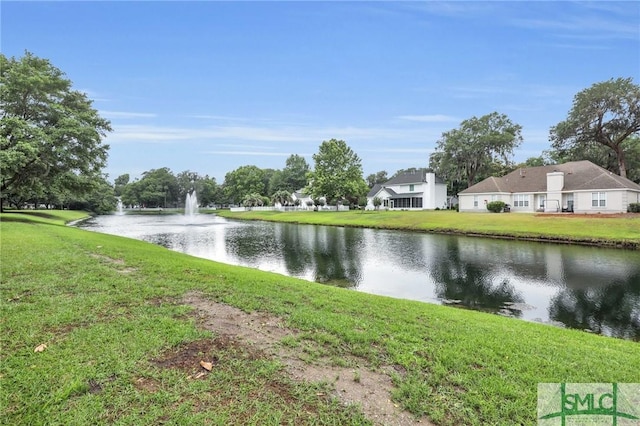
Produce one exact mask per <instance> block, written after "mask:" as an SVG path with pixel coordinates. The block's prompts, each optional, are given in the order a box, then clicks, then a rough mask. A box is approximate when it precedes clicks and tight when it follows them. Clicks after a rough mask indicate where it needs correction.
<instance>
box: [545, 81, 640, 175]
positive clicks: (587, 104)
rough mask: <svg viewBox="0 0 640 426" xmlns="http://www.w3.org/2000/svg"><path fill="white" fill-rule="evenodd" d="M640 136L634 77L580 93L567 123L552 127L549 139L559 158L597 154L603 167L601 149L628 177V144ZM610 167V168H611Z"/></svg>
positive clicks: (639, 106)
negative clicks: (612, 157) (608, 154)
mask: <svg viewBox="0 0 640 426" xmlns="http://www.w3.org/2000/svg"><path fill="white" fill-rule="evenodd" d="M638 134H640V86H638V85H636V84H634V83H633V79H631V78H618V79H615V80H614V79H611V80H608V81H603V82H600V83H596V84H594V85H592V86H591V87H589V88H587V89H584V90H582V91H581V92H579V93H578V94H577V95H576V96H575V97H574V99H573V106H572V108H571V110H570V111H569V114H568V117H567V119H566V120H564V121H561V122H560V123H558V124H556V125H555V126H553V127H552V128H551V132H550V136H549V139H550V140H551V142H552V144H551V146H552V149H554V150H556V151H557V152H558V156H559V157H563V158H577V157H583V158H582V159H586V158H588V157H589V156H592V155H594V154H595V155H596V156H598V157H600V160H601V161H600V162H597V163H596V164H599V165H600V166H602V167H605V166H604V165H603V164H602V152H601V150H600V149H599V148H600V147H606V151H605V152H607V151H608V152H610V153H612V154H613V156H614V158H615V161H616V167H615V168H616V170H611V168H610V167H606V168H608V169H609V170H611V171H614V172H616V173H618V174H619V175H620V176H622V177H626V176H627V164H626V160H625V158H626V156H625V154H626V150H627V149H632V148H631V147H629V145H626V144H625V142H626V141H628V140H629V138H630V137H632V136H633V135H636V136H637V135H638ZM607 166H608V165H607Z"/></svg>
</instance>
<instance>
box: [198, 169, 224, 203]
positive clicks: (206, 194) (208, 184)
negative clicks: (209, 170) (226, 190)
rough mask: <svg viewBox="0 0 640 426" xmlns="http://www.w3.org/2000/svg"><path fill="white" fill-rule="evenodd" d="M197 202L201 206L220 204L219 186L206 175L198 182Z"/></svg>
mask: <svg viewBox="0 0 640 426" xmlns="http://www.w3.org/2000/svg"><path fill="white" fill-rule="evenodd" d="M197 191H198V200H200V203H201V204H202V205H203V206H208V205H212V204H216V203H221V201H222V199H221V198H222V197H221V195H220V186H219V185H218V183H217V182H216V178H213V177H209V175H206V176H205V177H204V178H201V179H200V180H198V190H197Z"/></svg>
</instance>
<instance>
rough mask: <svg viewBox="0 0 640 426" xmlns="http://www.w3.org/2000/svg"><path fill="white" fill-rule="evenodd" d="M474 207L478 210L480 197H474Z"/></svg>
mask: <svg viewBox="0 0 640 426" xmlns="http://www.w3.org/2000/svg"><path fill="white" fill-rule="evenodd" d="M473 207H475V208H478V196H477V195H474V196H473Z"/></svg>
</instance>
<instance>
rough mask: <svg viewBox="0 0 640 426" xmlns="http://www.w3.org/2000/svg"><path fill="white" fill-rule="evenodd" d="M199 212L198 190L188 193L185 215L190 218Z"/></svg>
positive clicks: (185, 202)
mask: <svg viewBox="0 0 640 426" xmlns="http://www.w3.org/2000/svg"><path fill="white" fill-rule="evenodd" d="M197 214H198V197H197V196H196V191H195V190H194V191H193V192H192V193H190V194H187V198H186V199H185V201H184V215H185V216H187V217H188V218H193V217H194V216H195V215H197Z"/></svg>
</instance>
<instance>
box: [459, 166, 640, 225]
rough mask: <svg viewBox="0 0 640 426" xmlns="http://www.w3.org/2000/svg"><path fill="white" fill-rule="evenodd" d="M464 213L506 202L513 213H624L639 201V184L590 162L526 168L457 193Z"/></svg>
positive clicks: (486, 180) (491, 178) (485, 209)
mask: <svg viewBox="0 0 640 426" xmlns="http://www.w3.org/2000/svg"><path fill="white" fill-rule="evenodd" d="M458 198H459V210H460V211H461V212H486V211H487V208H486V204H487V203H489V202H491V201H503V202H505V203H507V204H510V205H511V211H512V212H525V213H532V212H575V213H623V212H626V211H627V207H628V205H629V204H630V203H638V202H640V185H638V184H637V183H635V182H633V181H631V180H629V179H626V178H623V177H621V176H618V175H616V174H615V173H611V172H610V171H608V170H605V169H603V168H602V167H600V166H597V165H595V164H593V163H592V162H590V161H586V160H585V161H572V162H569V163H564V164H556V165H550V166H540V167H524V168H520V169H518V170H515V171H513V172H511V173H509V174H508V175H506V176H502V177H490V178H487V179H485V180H483V181H482V182H479V183H477V184H475V185H473V186H470V187H469V188H467V189H465V190H464V191H461V192H460V193H459V194H458Z"/></svg>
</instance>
